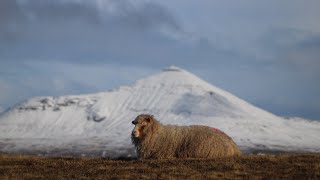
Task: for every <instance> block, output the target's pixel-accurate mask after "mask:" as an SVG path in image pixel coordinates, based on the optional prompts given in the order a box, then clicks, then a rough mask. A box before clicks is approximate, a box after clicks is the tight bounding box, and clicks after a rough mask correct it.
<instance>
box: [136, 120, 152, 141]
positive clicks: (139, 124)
mask: <svg viewBox="0 0 320 180" xmlns="http://www.w3.org/2000/svg"><path fill="white" fill-rule="evenodd" d="M152 119H153V117H152V116H151V115H147V114H141V115H139V116H137V117H136V119H135V120H134V121H132V124H134V125H135V127H134V128H133V130H132V133H131V136H132V137H135V138H138V139H141V138H143V137H144V136H145V134H146V129H147V128H148V126H150V124H151V122H152Z"/></svg>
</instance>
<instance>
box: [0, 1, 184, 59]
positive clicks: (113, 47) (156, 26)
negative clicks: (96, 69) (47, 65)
mask: <svg viewBox="0 0 320 180" xmlns="http://www.w3.org/2000/svg"><path fill="white" fill-rule="evenodd" d="M19 2H20V1H19ZM0 3H1V4H0V6H1V7H9V8H8V9H10V11H3V12H2V13H3V17H4V18H3V19H5V20H3V21H6V23H2V24H1V26H2V29H4V30H3V31H0V39H1V41H0V47H1V49H0V54H1V55H0V58H1V60H2V61H5V60H10V61H12V60H18V61H21V60H23V59H42V60H60V61H76V62H82V63H99V62H106V61H115V60H118V61H128V58H130V57H132V58H133V59H139V60H144V61H145V60H146V59H149V60H150V59H154V58H152V57H155V56H156V55H158V54H155V55H154V56H152V57H151V58H150V56H148V55H146V56H144V55H143V54H144V53H145V52H146V50H145V48H146V49H150V48H148V47H154V46H153V44H155V43H154V41H159V42H160V43H162V44H161V45H157V47H154V48H159V49H161V48H163V49H166V48H164V47H165V46H167V45H168V44H170V43H171V40H170V39H167V40H165V38H163V37H164V34H163V32H162V31H175V32H176V31H181V26H180V25H179V23H178V22H177V21H176V19H175V18H174V17H173V15H172V14H171V13H170V12H169V10H168V9H166V8H165V7H163V6H161V5H159V4H156V3H152V2H148V3H142V4H141V3H140V4H132V3H130V2H129V1H124V0H121V1H115V0H113V1H106V3H112V4H113V5H114V8H115V10H113V11H114V12H108V11H107V10H104V9H99V8H98V5H97V4H95V3H93V2H91V3H89V2H88V1H62V0H59V1H23V3H18V2H17V1H13V0H11V1H8V0H5V1H1V2H0ZM163 39H164V40H163ZM158 46H160V47H158ZM134 51H136V52H134ZM153 51H154V50H153ZM160 51H161V50H160ZM165 51H167V50H165ZM125 54H126V55H125ZM124 55H125V56H124ZM149 55H150V54H149ZM132 58H130V59H132Z"/></svg>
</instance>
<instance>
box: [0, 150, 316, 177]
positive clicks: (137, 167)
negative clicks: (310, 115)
mask: <svg viewBox="0 0 320 180" xmlns="http://www.w3.org/2000/svg"><path fill="white" fill-rule="evenodd" d="M137 178H139V179H208V178H209V179H248V178H249V179H320V154H294V155H288V154H287V155H242V156H240V157H229V158H216V159H178V160H143V161H140V160H130V161H128V160H127V161H124V160H110V159H104V158H52V157H51V158H48V157H36V156H16V155H15V156H14V155H0V179H137Z"/></svg>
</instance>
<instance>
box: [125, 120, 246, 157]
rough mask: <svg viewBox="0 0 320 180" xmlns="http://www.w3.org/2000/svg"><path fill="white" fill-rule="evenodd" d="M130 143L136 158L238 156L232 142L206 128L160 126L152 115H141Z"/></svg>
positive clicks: (236, 148) (218, 132)
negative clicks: (134, 148) (134, 149)
mask: <svg viewBox="0 0 320 180" xmlns="http://www.w3.org/2000/svg"><path fill="white" fill-rule="evenodd" d="M132 124H134V125H135V127H134V129H133V131H132V134H131V140H132V143H133V144H134V145H135V147H136V150H137V155H138V158H139V159H170V158H171V159H172V158H214V157H227V156H234V155H239V154H240V151H239V149H238V147H237V145H236V144H235V143H234V142H233V140H232V139H231V138H230V137H229V136H228V135H226V134H225V133H224V132H222V131H220V130H218V129H215V128H211V127H207V126H199V125H193V126H175V125H162V124H161V123H160V122H159V121H157V120H156V119H155V118H154V117H153V116H152V115H148V114H141V115H139V116H137V117H136V119H135V120H134V121H132Z"/></svg>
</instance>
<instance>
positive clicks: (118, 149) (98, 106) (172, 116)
mask: <svg viewBox="0 0 320 180" xmlns="http://www.w3.org/2000/svg"><path fill="white" fill-rule="evenodd" d="M140 113H150V114H153V115H155V117H156V118H157V119H158V120H160V121H161V122H162V123H164V124H179V125H190V124H203V125H208V126H213V127H216V128H219V129H221V130H223V131H225V132H226V133H227V134H229V135H230V136H231V137H232V138H234V140H235V141H236V143H237V144H238V145H239V146H240V147H241V149H242V150H243V151H252V150H263V151H278V150H280V151H313V152H314V151H320V143H319V142H320V123H319V122H315V121H308V120H304V119H284V118H281V117H278V116H275V115H273V114H271V113H269V112H266V111H264V110H262V109H260V108H257V107H255V106H253V105H251V104H249V103H247V102H245V101H244V100H242V99H240V98H238V97H236V96H234V95H232V94H230V93H228V92H226V91H224V90H222V89H220V88H218V87H215V86H213V85H211V84H209V83H207V82H205V81H203V80H201V79H200V78H198V77H197V76H195V75H193V74H191V73H190V72H188V71H186V70H183V69H180V68H177V67H170V68H167V69H164V70H163V71H162V72H160V73H157V74H155V75H152V76H150V77H146V78H144V79H141V80H138V81H137V82H135V83H134V84H132V85H129V86H122V87H120V88H118V89H115V90H112V91H107V92H100V93H96V94H87V95H74V96H61V97H35V98H32V99H29V100H27V101H25V102H23V103H21V104H19V105H17V106H15V107H13V108H11V109H10V110H9V111H6V112H5V113H3V114H1V116H0V151H2V152H22V151H23V152H38V153H41V154H49V155H63V154H85V155H99V156H132V155H134V152H133V146H132V145H131V141H130V132H131V130H132V128H133V125H132V124H131V123H130V122H131V121H132V120H133V119H134V118H135V117H136V116H137V115H138V114H140Z"/></svg>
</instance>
